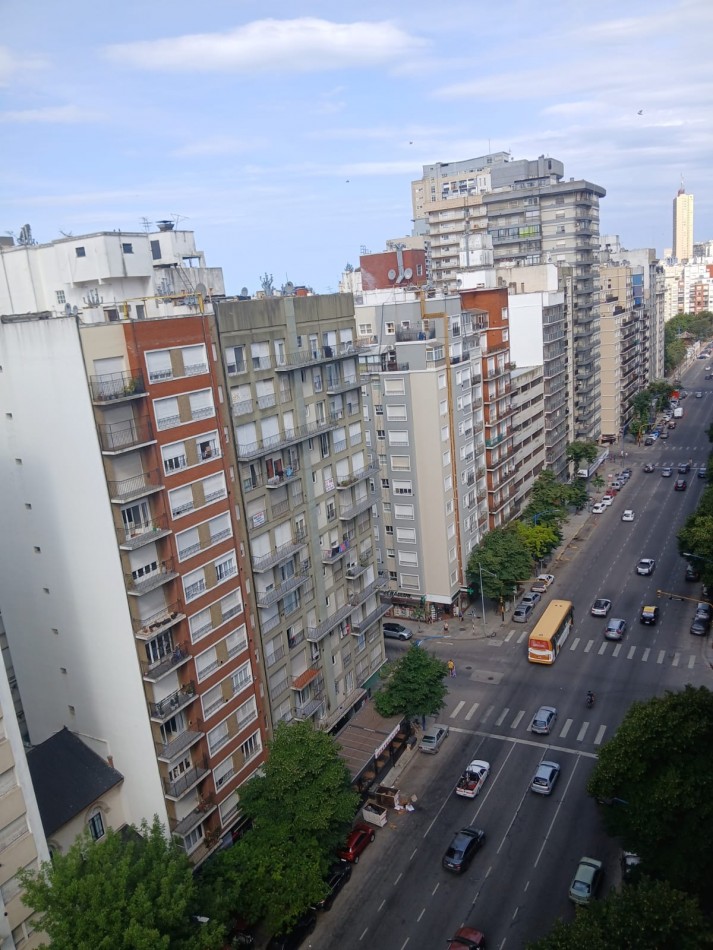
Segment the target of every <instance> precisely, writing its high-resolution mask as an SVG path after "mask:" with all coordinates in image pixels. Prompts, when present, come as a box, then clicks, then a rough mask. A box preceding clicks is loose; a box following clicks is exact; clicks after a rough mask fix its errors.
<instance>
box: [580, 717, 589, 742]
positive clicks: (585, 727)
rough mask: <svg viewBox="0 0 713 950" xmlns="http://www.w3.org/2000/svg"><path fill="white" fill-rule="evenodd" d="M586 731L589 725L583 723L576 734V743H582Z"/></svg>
mask: <svg viewBox="0 0 713 950" xmlns="http://www.w3.org/2000/svg"><path fill="white" fill-rule="evenodd" d="M587 729H589V723H588V722H585V723H584V724H583V726H582V728H581V729H580V730H579V732H578V733H577V742H582V741H583V739H584V737H585V736H586V734H587Z"/></svg>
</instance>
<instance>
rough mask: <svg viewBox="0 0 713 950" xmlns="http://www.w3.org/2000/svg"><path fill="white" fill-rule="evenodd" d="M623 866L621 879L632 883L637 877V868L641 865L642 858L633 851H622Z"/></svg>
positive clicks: (620, 860) (621, 863) (620, 861)
mask: <svg viewBox="0 0 713 950" xmlns="http://www.w3.org/2000/svg"><path fill="white" fill-rule="evenodd" d="M619 864H620V866H621V878H622V880H623V881H631V880H633V878H634V877H635V876H636V873H637V870H636V869H637V868H638V867H640V865H641V858H640V857H639V855H638V854H634V852H633V851H622V852H621V858H620V859H619Z"/></svg>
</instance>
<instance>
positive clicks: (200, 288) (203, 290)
mask: <svg viewBox="0 0 713 950" xmlns="http://www.w3.org/2000/svg"><path fill="white" fill-rule="evenodd" d="M196 293H197V294H200V295H201V297H203V299H204V300H205V298H206V297H207V296H208V288H207V287H206V285H205V284H196Z"/></svg>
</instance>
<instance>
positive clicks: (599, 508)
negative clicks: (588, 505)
mask: <svg viewBox="0 0 713 950" xmlns="http://www.w3.org/2000/svg"><path fill="white" fill-rule="evenodd" d="M606 510H607V506H606V505H603V504H602V503H601V501H598V502H597V503H596V505H592V514H593V515H600V514H601V513H602V512H603V511H606Z"/></svg>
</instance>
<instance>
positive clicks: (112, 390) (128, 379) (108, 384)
mask: <svg viewBox="0 0 713 950" xmlns="http://www.w3.org/2000/svg"><path fill="white" fill-rule="evenodd" d="M89 386H90V389H91V392H92V401H93V402H96V403H105V402H117V401H118V400H120V399H134V398H135V397H136V396H145V395H146V387H145V386H144V379H143V376H142V375H141V374H140V373H104V374H103V375H101V376H90V377H89Z"/></svg>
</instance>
